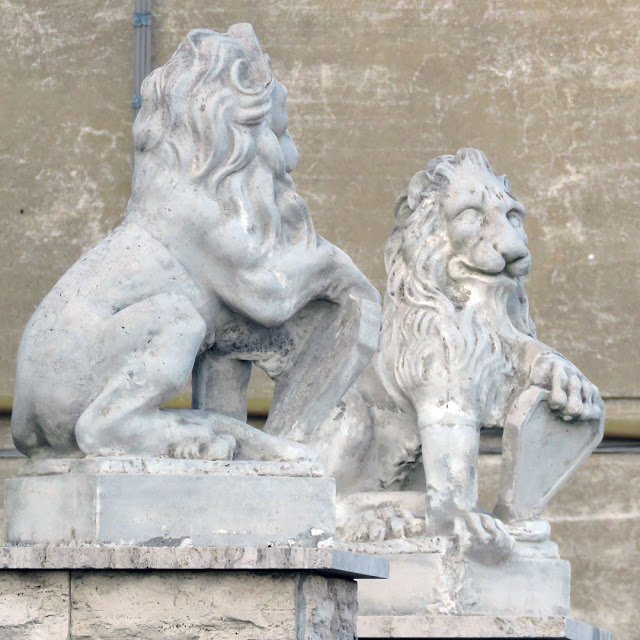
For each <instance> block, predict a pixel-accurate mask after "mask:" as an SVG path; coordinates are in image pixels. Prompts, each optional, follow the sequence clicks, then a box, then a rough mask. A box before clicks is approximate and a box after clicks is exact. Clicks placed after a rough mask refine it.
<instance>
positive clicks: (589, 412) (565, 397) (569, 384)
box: [530, 352, 603, 421]
mask: <svg viewBox="0 0 640 640" xmlns="http://www.w3.org/2000/svg"><path fill="white" fill-rule="evenodd" d="M530 382H531V384H534V385H536V386H539V387H541V388H543V389H547V390H548V391H549V392H550V395H549V408H550V409H551V410H552V411H557V412H558V413H559V414H560V415H561V416H562V418H563V420H567V421H569V420H581V421H586V420H598V419H599V418H600V416H601V415H602V407H603V403H602V398H601V397H600V392H599V391H598V387H596V386H595V385H594V384H592V383H591V382H589V380H587V378H586V377H585V376H584V374H583V373H582V372H581V371H580V370H579V369H578V368H577V367H576V366H575V365H573V364H572V363H571V362H569V361H568V360H566V359H565V358H563V357H562V356H561V355H559V354H557V353H555V352H547V353H542V354H540V355H539V356H538V358H536V360H535V362H534V363H533V366H532V368H531V374H530Z"/></svg>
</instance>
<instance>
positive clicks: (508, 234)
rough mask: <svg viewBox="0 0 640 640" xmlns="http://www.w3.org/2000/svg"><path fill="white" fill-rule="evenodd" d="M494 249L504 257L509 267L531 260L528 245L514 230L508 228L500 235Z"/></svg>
mask: <svg viewBox="0 0 640 640" xmlns="http://www.w3.org/2000/svg"><path fill="white" fill-rule="evenodd" d="M493 248H494V249H495V250H496V251H497V252H498V253H499V254H500V255H501V256H502V259H503V260H504V262H505V264H506V265H507V266H508V265H510V264H511V263H513V262H517V261H519V260H523V259H525V258H529V249H527V245H526V244H525V243H524V241H523V240H522V238H520V237H519V235H518V234H517V233H516V232H515V231H514V230H513V229H512V228H507V229H506V230H504V231H503V232H502V233H500V234H499V235H498V237H497V238H496V240H495V242H494V243H493Z"/></svg>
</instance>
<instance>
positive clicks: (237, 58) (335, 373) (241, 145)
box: [12, 24, 380, 461]
mask: <svg viewBox="0 0 640 640" xmlns="http://www.w3.org/2000/svg"><path fill="white" fill-rule="evenodd" d="M286 95H287V91H286V89H285V88H284V87H283V86H282V85H281V84H280V83H279V82H278V81H277V80H276V79H275V78H274V76H273V74H272V72H271V68H270V62H269V58H268V57H267V56H266V55H265V54H264V53H263V52H262V50H261V48H260V45H259V43H258V41H257V39H256V37H255V34H254V32H253V29H252V28H251V26H250V25H246V24H244V25H243V24H238V25H235V26H233V27H231V28H230V29H229V31H228V32H227V33H226V34H221V33H216V32H214V31H210V30H206V29H199V30H195V31H191V32H190V33H189V34H188V35H187V37H186V38H185V39H184V41H183V42H182V43H181V45H180V46H179V48H178V49H177V51H176V52H175V54H174V55H173V57H172V58H171V59H170V60H169V62H167V64H165V65H164V66H163V67H162V68H159V69H156V70H155V71H153V73H151V74H150V75H149V76H148V77H147V78H146V79H145V81H144V83H143V86H142V108H141V110H140V112H139V114H138V116H137V118H136V121H135V123H134V126H133V139H134V147H135V170H134V175H133V184H132V194H131V198H130V200H129V203H128V206H127V216H126V218H125V220H124V222H123V223H122V224H121V225H120V226H119V227H118V228H116V229H115V230H114V231H113V232H112V233H111V234H110V235H109V236H107V237H106V238H105V239H104V240H103V241H102V242H100V244H98V245H97V246H96V247H95V248H94V249H92V250H91V251H89V252H88V253H87V254H86V255H84V256H83V257H82V258H80V260H78V262H77V263H76V264H74V265H73V266H72V267H71V268H70V269H69V271H68V272H67V273H66V274H65V275H64V276H63V277H62V278H61V279H60V281H59V282H58V283H57V284H56V285H55V287H54V288H53V290H52V291H51V292H50V293H49V294H48V295H47V296H46V298H45V299H44V301H43V302H42V304H41V305H40V306H39V307H38V309H37V310H36V312H35V313H34V314H33V316H32V318H31V319H30V321H29V323H28V325H27V328H26V330H25V333H24V336H23V339H22V343H21V346H20V350H19V354H18V368H17V379H16V387H15V400H14V411H13V418H12V433H13V438H14V441H15V444H16V446H17V448H18V449H19V450H20V451H22V452H23V453H25V454H27V455H29V456H57V457H65V456H83V455H90V456H96V455H97V456H111V455H132V456H168V457H174V458H203V459H229V458H231V457H232V456H233V455H234V454H235V455H236V457H245V458H246V457H248V458H255V459H278V460H289V461H295V460H308V459H312V458H314V456H315V454H314V453H313V452H312V451H311V450H310V449H309V448H308V447H307V446H304V445H302V444H297V443H294V442H291V441H289V440H286V439H285V438H283V437H282V436H287V435H290V434H289V432H291V434H293V435H295V434H294V432H295V433H297V435H298V438H299V439H301V438H302V436H301V434H304V433H305V432H307V431H309V430H313V428H315V426H317V424H319V423H321V422H322V421H323V419H324V418H325V417H326V415H327V414H328V412H329V411H330V410H331V408H332V407H333V406H335V403H336V402H337V401H338V400H339V398H340V396H341V395H342V394H343V393H344V391H345V389H346V388H348V386H349V385H350V384H351V382H352V381H353V380H354V379H355V378H356V377H357V376H358V374H359V373H360V372H361V371H362V369H363V368H364V366H365V365H366V363H367V362H368V360H369V358H370V357H371V355H372V354H373V352H374V351H375V349H376V346H377V335H378V332H379V327H380V306H379V295H378V293H377V291H376V290H375V289H374V287H373V286H372V285H371V284H370V283H369V282H368V281H367V279H366V278H365V277H364V276H363V275H362V273H361V272H360V271H359V270H358V269H357V268H356V266H355V265H354V264H353V262H352V261H351V260H350V259H349V257H348V256H347V255H345V254H344V253H343V252H342V251H340V250H339V249H338V248H336V247H335V246H333V245H331V244H330V243H329V242H327V241H326V240H324V239H323V238H321V237H320V236H318V234H317V233H316V232H315V230H314V226H313V222H312V220H311V217H310V215H309V211H308V209H307V206H306V204H305V202H304V200H303V199H302V198H301V197H300V196H299V195H298V194H297V193H296V190H295V187H294V184H293V181H292V180H291V177H290V174H291V172H292V171H293V170H294V169H295V166H296V163H297V161H298V154H297V151H296V147H295V145H294V143H293V140H292V139H291V136H290V135H289V133H288V130H287V127H288V121H287V113H286V110H285V99H286ZM338 333H339V334H340V336H341V338H340V339H341V340H342V341H343V342H342V343H341V342H340V340H336V335H337V334H338ZM343 343H346V344H348V347H345V344H343ZM309 362H314V363H315V364H314V367H309ZM252 363H255V364H257V365H258V366H261V367H263V368H264V369H265V370H266V371H267V372H268V373H269V374H270V375H271V376H272V377H273V378H275V380H276V394H275V398H274V403H273V410H272V413H271V418H270V421H269V425H268V428H267V432H262V431H259V430H256V429H253V428H252V427H250V426H249V425H247V424H246V423H245V421H246V387H247V383H248V379H249V374H250V371H251V367H252ZM192 373H193V405H194V406H193V409H192V410H180V411H171V410H161V409H160V407H161V405H162V404H163V403H165V402H166V401H168V400H170V399H171V398H172V397H173V396H174V395H175V394H177V393H178V392H179V391H180V390H181V389H182V388H183V387H184V386H185V385H186V384H187V383H188V382H189V378H190V376H191V375H192ZM301 407H304V408H305V411H304V412H303V411H301V410H300V408H301Z"/></svg>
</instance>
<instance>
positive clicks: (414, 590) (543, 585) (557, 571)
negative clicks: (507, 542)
mask: <svg viewBox="0 0 640 640" xmlns="http://www.w3.org/2000/svg"><path fill="white" fill-rule="evenodd" d="M549 544H550V545H552V544H553V543H549ZM553 546H555V545H553ZM523 547H525V549H526V545H523ZM523 550H524V549H523ZM450 551H451V550H448V551H443V552H434V553H407V554H390V555H386V556H384V557H386V558H387V559H388V560H389V562H390V574H389V579H388V580H385V581H383V582H376V583H373V582H369V583H363V584H361V585H360V591H359V596H358V599H359V603H360V613H359V615H360V618H361V619H362V618H366V617H367V616H415V615H425V614H430V615H435V614H443V613H444V614H449V613H454V614H462V615H483V616H520V617H522V616H534V617H536V618H549V617H559V616H560V617H561V616H566V615H568V613H569V592H570V581H571V569H570V565H569V563H568V562H567V561H566V560H560V559H559V558H557V557H555V558H554V557H528V556H526V555H517V554H514V555H512V556H509V557H507V558H506V559H504V560H502V561H501V562H500V563H499V564H497V565H488V566H487V565H482V564H479V563H476V562H472V561H469V560H466V559H464V558H463V557H461V556H460V555H459V554H455V553H451V552H450ZM411 637H413V636H411Z"/></svg>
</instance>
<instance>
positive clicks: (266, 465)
mask: <svg viewBox="0 0 640 640" xmlns="http://www.w3.org/2000/svg"><path fill="white" fill-rule="evenodd" d="M70 474H114V475H115V474H123V475H126V474H145V475H163V474H180V475H217V476H285V477H302V478H305V477H309V478H321V477H324V475H325V473H324V469H323V467H322V465H321V464H319V463H316V462H306V461H305V462H281V461H278V460H178V459H174V458H162V457H155V458H153V457H147V458H140V457H132V456H112V457H101V456H98V457H87V458H44V459H43V458H34V459H29V460H27V461H26V462H25V463H24V464H23V465H22V467H21V468H20V469H19V470H18V476H19V477H33V476H49V475H70Z"/></svg>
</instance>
